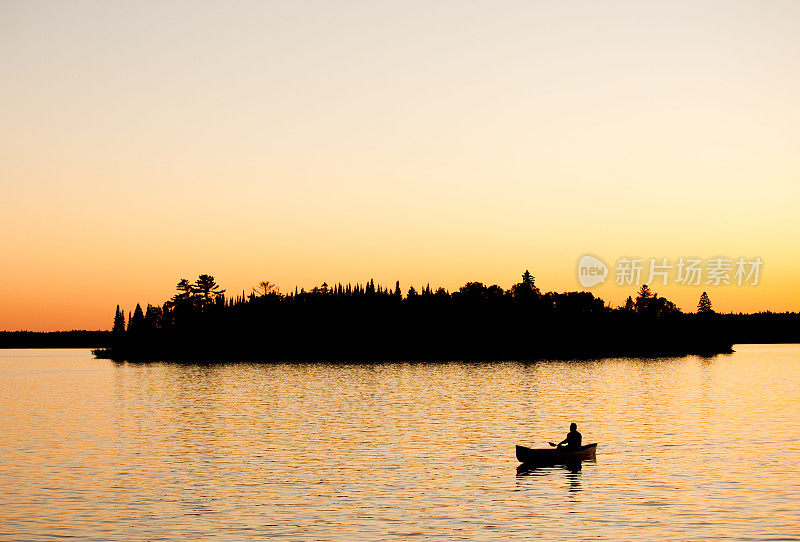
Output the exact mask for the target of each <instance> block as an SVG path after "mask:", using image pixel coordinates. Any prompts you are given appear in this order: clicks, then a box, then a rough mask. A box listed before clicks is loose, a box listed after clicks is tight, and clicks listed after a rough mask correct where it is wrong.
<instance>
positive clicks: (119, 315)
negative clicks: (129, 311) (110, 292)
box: [111, 305, 125, 335]
mask: <svg viewBox="0 0 800 542" xmlns="http://www.w3.org/2000/svg"><path fill="white" fill-rule="evenodd" d="M111 332H112V333H114V334H116V335H119V334H121V333H125V312H124V311H122V310H120V308H119V305H117V312H115V313H114V327H113V328H111Z"/></svg>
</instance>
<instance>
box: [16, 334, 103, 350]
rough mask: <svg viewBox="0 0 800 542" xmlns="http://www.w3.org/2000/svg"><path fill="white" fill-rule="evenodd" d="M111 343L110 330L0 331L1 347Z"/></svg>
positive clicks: (87, 345)
mask: <svg viewBox="0 0 800 542" xmlns="http://www.w3.org/2000/svg"><path fill="white" fill-rule="evenodd" d="M110 345H111V333H110V332H108V331H85V330H74V331H0V348H101V347H107V346H110Z"/></svg>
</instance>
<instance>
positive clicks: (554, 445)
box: [547, 442, 558, 448]
mask: <svg viewBox="0 0 800 542" xmlns="http://www.w3.org/2000/svg"><path fill="white" fill-rule="evenodd" d="M547 444H549V445H550V446H552V447H553V448H558V444H554V443H552V442H548V443H547Z"/></svg>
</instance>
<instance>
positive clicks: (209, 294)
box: [192, 275, 225, 306]
mask: <svg viewBox="0 0 800 542" xmlns="http://www.w3.org/2000/svg"><path fill="white" fill-rule="evenodd" d="M192 289H193V290H194V291H195V292H197V293H198V294H199V295H200V300H201V303H202V304H203V305H204V306H205V305H207V304H208V303H209V302H210V301H215V300H217V299H218V298H221V297H222V294H224V293H225V290H220V289H219V284H217V281H216V280H214V277H213V276H212V275H200V276H199V277H197V280H196V281H195V282H194V286H193V288H192Z"/></svg>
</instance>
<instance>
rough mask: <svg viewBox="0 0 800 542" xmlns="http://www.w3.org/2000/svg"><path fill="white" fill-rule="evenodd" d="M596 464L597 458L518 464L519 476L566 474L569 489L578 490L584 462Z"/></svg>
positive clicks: (570, 490) (571, 490)
mask: <svg viewBox="0 0 800 542" xmlns="http://www.w3.org/2000/svg"><path fill="white" fill-rule="evenodd" d="M585 463H586V464H596V463H597V460H596V459H583V460H581V459H578V460H572V461H568V462H566V463H563V464H555V463H550V464H547V463H538V464H536V463H521V464H520V465H519V466H517V478H524V477H526V476H533V477H543V476H550V475H554V474H564V475H565V478H566V480H567V483H568V486H567V490H568V491H569V492H576V491H580V490H581V471H582V470H583V465H584V464H585Z"/></svg>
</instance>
